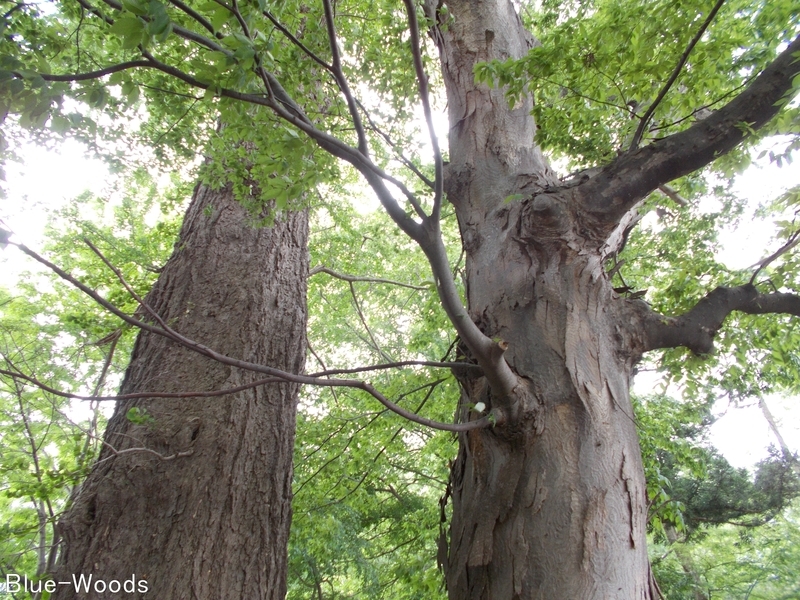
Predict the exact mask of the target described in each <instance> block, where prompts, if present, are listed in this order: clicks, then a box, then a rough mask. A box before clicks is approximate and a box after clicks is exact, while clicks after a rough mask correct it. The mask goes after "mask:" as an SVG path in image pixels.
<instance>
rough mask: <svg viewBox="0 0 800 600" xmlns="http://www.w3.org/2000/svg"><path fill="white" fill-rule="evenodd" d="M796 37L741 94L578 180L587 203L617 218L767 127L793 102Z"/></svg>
mask: <svg viewBox="0 0 800 600" xmlns="http://www.w3.org/2000/svg"><path fill="white" fill-rule="evenodd" d="M798 52H800V37H798V38H796V39H795V40H794V41H793V42H792V43H791V44H790V45H789V47H788V48H787V49H786V50H784V51H783V52H782V53H781V54H780V55H779V56H778V58H776V59H775V60H774V61H773V62H772V63H771V64H770V65H769V66H768V67H767V68H766V69H764V71H762V73H761V74H760V75H759V76H758V77H756V78H755V79H754V80H753V82H752V83H751V84H750V85H749V86H748V87H747V88H746V89H745V90H744V91H743V92H742V93H741V94H739V95H738V96H736V98H734V99H733V100H732V101H730V102H729V103H728V104H726V105H725V106H724V107H722V108H721V109H719V110H718V111H716V112H715V113H714V114H712V115H711V116H709V117H708V118H706V119H703V120H702V121H698V122H697V123H695V124H694V125H692V126H691V127H689V128H688V129H686V130H684V131H681V132H679V133H676V134H673V135H671V136H669V137H666V138H664V139H661V140H658V141H656V142H653V143H652V144H649V145H647V146H644V147H643V148H640V149H638V150H636V151H634V152H630V153H627V154H623V155H622V156H620V157H619V158H617V159H616V160H615V161H614V162H612V163H611V164H610V165H608V166H607V167H605V168H604V169H603V170H602V171H601V172H600V173H599V174H598V175H596V176H595V177H592V178H591V179H589V180H588V181H586V182H585V183H582V184H581V185H580V186H578V190H579V193H580V194H581V197H582V203H583V204H584V206H585V207H586V208H587V209H589V210H590V211H592V212H594V213H595V214H597V215H598V216H599V217H600V218H601V219H602V220H604V221H607V222H609V223H610V224H613V223H615V222H616V221H617V220H618V219H619V218H621V217H622V215H624V214H625V212H626V211H627V210H628V209H630V208H631V207H632V206H633V205H634V204H636V202H638V201H639V200H640V199H642V198H644V197H645V196H646V195H647V194H649V193H650V192H651V191H653V190H655V189H656V188H658V187H659V186H660V185H663V184H665V183H669V182H670V181H672V180H673V179H677V178H678V177H681V176H682V175H686V174H688V173H692V172H693V171H696V170H698V169H701V168H702V167H704V166H706V165H707V164H709V163H710V162H712V161H713V160H714V159H716V158H717V157H719V156H720V155H722V154H725V153H726V152H729V151H730V150H732V149H733V148H734V147H735V146H737V145H738V144H739V143H740V142H741V141H742V140H743V139H744V138H745V136H746V135H747V132H748V131H750V130H756V129H759V128H760V127H763V126H764V125H765V124H766V123H767V122H768V121H769V120H770V119H772V117H774V116H775V115H776V114H778V112H779V111H780V109H781V108H782V107H783V106H784V105H785V104H786V102H788V100H789V99H790V98H789V95H790V94H791V92H792V89H793V86H792V79H793V78H794V77H796V76H797V75H798V74H800V61H799V60H798V59H797V57H796V56H795V55H796V54H797V53H798Z"/></svg>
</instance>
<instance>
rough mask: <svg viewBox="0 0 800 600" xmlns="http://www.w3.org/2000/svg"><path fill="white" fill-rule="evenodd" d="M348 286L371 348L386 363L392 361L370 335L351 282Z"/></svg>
mask: <svg viewBox="0 0 800 600" xmlns="http://www.w3.org/2000/svg"><path fill="white" fill-rule="evenodd" d="M348 285H349V286H350V295H351V296H352V297H353V304H354V305H355V307H356V313H357V314H358V318H359V320H360V321H361V324H362V325H363V326H364V329H366V330H367V335H368V336H369V339H370V340H371V341H372V345H373V347H374V348H375V350H377V352H378V354H379V355H380V356H382V357H383V358H384V359H385V360H388V361H391V360H393V359H392V357H391V356H389V355H388V354H386V352H384V351H383V349H382V348H381V347H380V344H378V341H377V340H376V339H375V336H374V335H372V330H371V329H370V328H369V325H367V320H366V319H365V318H364V313H363V312H361V305H360V304H359V303H358V296H357V295H356V288H355V287H353V282H352V281H351V282H349V283H348Z"/></svg>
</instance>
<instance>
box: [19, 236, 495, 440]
mask: <svg viewBox="0 0 800 600" xmlns="http://www.w3.org/2000/svg"><path fill="white" fill-rule="evenodd" d="M8 243H9V244H11V245H13V246H16V247H17V248H19V249H20V250H21V251H22V252H24V253H25V254H27V255H28V256H30V257H31V258H33V259H34V260H36V261H37V262H39V263H40V264H42V265H44V266H45V267H47V268H48V269H49V270H51V271H53V272H54V273H55V274H56V275H58V276H59V277H61V278H62V279H64V280H65V281H68V282H69V283H70V284H72V285H73V286H75V287H76V288H78V289H79V290H81V291H82V292H83V293H84V294H86V295H87V296H89V297H90V298H92V299H93V300H94V301H95V302H97V303H98V304H99V305H100V306H102V307H103V308H105V309H106V310H108V311H109V312H111V313H112V314H114V315H116V316H117V317H119V318H121V319H122V320H123V321H125V322H126V323H129V324H130V325H133V326H134V327H137V328H139V329H142V330H144V331H147V332H149V333H153V334H155V335H160V336H163V337H166V338H167V339H170V340H172V341H173V342H175V343H177V344H179V345H181V346H183V347H184V348H187V349H188V350H191V351H193V352H196V353H198V354H201V355H203V356H206V357H208V358H210V359H211V360H214V361H216V362H218V363H221V364H224V365H228V366H231V367H236V368H239V369H243V370H246V371H253V372H256V373H263V374H265V375H268V376H271V377H274V378H278V379H280V380H282V381H285V382H290V383H299V384H310V385H319V386H323V387H348V388H355V389H360V390H363V391H365V392H367V393H368V394H369V395H371V396H372V397H373V398H375V399H376V400H378V402H380V403H381V404H383V406H385V407H386V408H388V409H389V410H390V411H392V412H394V413H395V414H398V415H400V416H401V417H404V418H406V419H408V420H409V421H413V422H414V423H418V424H420V425H425V426H427V427H431V428H433V429H440V430H443V431H453V432H460V431H469V430H472V429H481V428H485V427H489V426H490V425H494V424H498V423H502V422H503V419H504V415H503V414H502V413H490V414H489V415H487V416H486V417H484V418H482V419H479V420H477V421H470V422H468V423H454V424H450V423H440V422H439V421H434V420H431V419H427V418H425V417H420V416H418V415H416V414H414V413H413V412H411V411H408V410H406V409H404V408H402V407H400V406H398V405H396V404H395V403H394V402H392V401H391V400H389V399H388V398H386V397H385V396H384V395H383V394H381V393H380V392H379V391H378V390H376V389H375V388H374V387H373V386H372V385H371V384H370V383H368V382H366V381H357V380H352V379H322V378H319V377H311V376H308V375H299V374H295V373H288V372H286V371H282V370H281V369H276V368H274V367H268V366H265V365H259V364H256V363H251V362H248V361H244V360H239V359H235V358H231V357H229V356H225V355H224V354H220V353H219V352H216V351H215V350H213V349H211V348H209V347H208V346H205V345H204V344H201V343H199V342H196V341H195V340H192V339H190V338H187V337H185V336H183V335H181V334H180V333H178V332H177V331H175V330H174V329H172V328H171V327H169V326H168V325H166V324H164V325H163V326H162V327H156V326H154V325H150V324H149V323H146V322H144V321H141V320H139V319H136V318H135V317H131V316H130V315H128V314H127V313H125V312H123V311H121V310H120V309H119V308H117V307H116V306H114V305H113V304H111V303H110V302H109V301H108V300H106V299H105V298H103V297H102V296H100V295H99V294H98V293H97V292H95V291H94V290H92V289H91V288H89V287H88V286H86V285H85V284H83V283H82V282H80V281H79V280H77V279H75V278H74V277H73V276H72V275H70V274H69V273H67V272H66V271H64V270H63V269H61V268H60V267H58V266H57V265H55V264H53V263H51V262H50V261H48V260H47V259H46V258H44V257H43V256H41V255H39V254H38V253H36V252H34V251H33V250H31V249H30V248H28V247H27V246H25V245H24V244H19V243H16V242H8ZM151 311H152V309H150V311H148V312H151ZM159 321H160V322H161V323H164V321H163V320H161V319H159Z"/></svg>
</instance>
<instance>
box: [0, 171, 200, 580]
mask: <svg viewBox="0 0 800 600" xmlns="http://www.w3.org/2000/svg"><path fill="white" fill-rule="evenodd" d="M186 191H187V190H186V189H185V188H183V189H181V186H178V187H177V188H173V189H170V190H169V191H167V192H164V193H162V192H159V190H158V189H157V187H156V186H155V184H154V183H153V182H152V181H151V179H150V178H149V177H148V176H147V174H146V173H143V172H139V173H135V174H133V175H132V176H131V177H129V178H127V179H126V180H125V182H124V184H123V185H122V191H121V192H120V196H121V197H117V198H116V199H115V201H113V202H111V203H109V201H108V200H104V199H95V198H91V197H89V196H83V197H81V198H79V199H77V200H75V201H74V202H72V203H71V204H70V205H69V206H68V207H67V208H66V209H64V210H63V211H62V212H61V213H60V214H58V215H53V219H52V220H51V224H50V243H49V246H48V248H47V249H46V252H47V253H48V254H49V255H50V256H52V257H54V258H55V259H56V260H57V261H58V262H59V264H60V265H62V266H63V267H64V268H65V269H66V270H68V271H70V272H72V273H73V274H76V275H79V276H80V277H81V278H82V279H83V280H84V281H85V282H87V284H88V285H90V286H92V287H93V288H94V289H96V290H98V291H99V292H100V293H101V294H103V295H104V296H105V297H106V298H107V299H109V300H110V301H112V302H114V303H115V304H116V305H117V306H119V307H120V308H121V309H122V310H124V311H126V312H128V313H129V314H132V313H133V312H134V311H135V310H136V309H137V304H136V303H135V301H134V300H133V299H132V298H131V297H130V295H129V294H128V293H127V291H125V289H124V288H123V286H122V284H121V283H120V282H119V280H118V278H117V276H116V275H115V274H114V273H113V272H112V271H111V270H110V269H108V268H107V267H106V266H105V265H103V263H102V262H101V260H100V258H99V257H98V256H97V255H96V254H94V252H93V251H92V250H90V248H89V247H88V246H87V244H86V243H85V242H84V238H87V239H90V240H91V241H92V242H93V243H94V244H95V246H96V247H98V248H99V249H100V251H101V252H102V253H103V254H104V256H106V257H107V258H108V259H109V260H110V261H111V262H112V264H114V265H115V266H116V267H117V268H119V269H120V271H121V272H122V274H123V276H124V277H125V279H126V281H127V282H128V283H129V284H130V285H131V286H132V287H133V289H134V290H136V291H138V293H140V294H142V295H143V294H145V293H146V292H147V291H148V290H149V288H150V287H151V286H152V284H153V282H154V281H155V278H156V276H157V273H158V271H159V269H160V267H161V266H162V265H163V263H164V261H165V260H166V258H167V256H168V255H169V253H170V252H171V250H172V244H173V240H174V239H175V236H176V233H177V226H178V225H179V220H178V216H179V215H180V213H181V207H182V202H183V200H184V198H185V196H183V194H185V193H186ZM182 196H183V197H182ZM159 213H160V214H159ZM148 216H149V217H150V218H157V219H158V222H157V224H155V225H154V226H152V227H149V226H147V225H146V220H147V218H148ZM134 336H135V332H134V331H133V330H131V329H130V327H129V326H127V325H125V324H123V322H122V321H121V320H120V319H118V318H117V317H114V316H111V315H109V314H108V313H107V312H105V311H104V310H102V309H101V308H100V307H98V306H97V305H96V304H95V303H94V302H93V301H91V300H90V299H89V298H87V297H86V296H85V295H83V294H82V293H80V292H79V291H78V290H75V289H74V288H72V287H71V286H69V285H67V284H65V283H63V282H61V281H58V280H56V279H55V276H54V275H52V274H44V275H42V274H41V273H33V274H28V275H25V276H23V278H22V279H21V281H19V282H18V283H17V285H16V286H15V287H14V288H13V289H1V288H0V369H3V370H5V371H6V372H21V373H23V374H27V375H33V376H35V377H36V378H37V380H38V381H39V382H40V383H42V384H45V385H47V386H50V387H51V388H54V389H57V390H60V391H64V392H68V393H73V394H80V395H113V394H114V393H115V391H116V389H117V387H118V385H119V382H120V378H121V376H122V373H123V372H124V369H125V367H126V366H127V363H128V359H129V356H130V352H131V349H132V343H133V340H134ZM147 416H148V415H138V418H139V419H146V418H147ZM104 424H105V417H104V413H103V412H102V410H101V409H100V406H99V405H98V403H96V402H92V403H89V402H85V401H76V400H69V399H65V398H63V397H60V396H58V395H56V394H53V393H49V392H47V391H44V390H42V389H39V387H37V386H36V385H33V384H31V383H26V382H24V381H23V380H21V379H15V378H12V377H10V376H9V375H7V374H0V444H2V452H0V575H3V574H5V573H17V574H26V575H27V576H28V577H29V578H36V577H39V576H41V575H43V574H44V572H45V570H46V569H47V568H48V567H49V566H50V561H51V560H52V559H53V558H54V557H55V554H54V553H52V545H53V544H54V543H55V542H57V538H56V537H54V529H53V527H54V525H55V523H56V522H57V521H58V518H59V516H60V514H61V512H62V511H63V510H64V508H65V507H66V505H67V503H68V502H69V497H70V494H71V491H72V490H73V489H74V488H75V486H77V485H79V484H80V482H81V481H82V480H83V478H84V477H85V476H86V474H87V472H88V469H89V468H90V467H91V465H92V463H93V461H94V459H95V457H96V455H97V452H98V451H99V447H100V441H99V436H100V435H101V433H102V431H103V429H104Z"/></svg>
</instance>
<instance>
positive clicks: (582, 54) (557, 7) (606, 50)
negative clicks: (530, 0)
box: [476, 0, 800, 168]
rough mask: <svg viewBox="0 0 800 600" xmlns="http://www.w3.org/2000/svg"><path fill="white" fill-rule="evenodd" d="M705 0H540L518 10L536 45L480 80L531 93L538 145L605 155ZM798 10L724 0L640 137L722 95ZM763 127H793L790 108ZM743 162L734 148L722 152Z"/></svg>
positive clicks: (659, 78) (491, 66) (701, 111)
mask: <svg viewBox="0 0 800 600" xmlns="http://www.w3.org/2000/svg"><path fill="white" fill-rule="evenodd" d="M709 8H710V5H709V3H708V2H706V1H701V0H691V1H682V2H678V3H676V2H672V1H668V0H664V1H657V2H638V1H637V0H629V1H627V0H626V1H619V0H613V1H611V0H606V1H602V0H600V1H597V2H581V3H577V4H575V3H561V2H543V3H542V8H541V10H539V11H534V10H531V11H528V12H527V13H525V14H526V16H527V17H528V22H529V23H530V26H531V27H532V30H533V33H534V34H535V35H536V36H537V38H538V39H539V41H540V42H541V44H540V45H538V46H537V47H535V48H534V49H533V50H531V52H530V53H529V54H528V55H527V56H526V57H525V58H523V59H520V60H510V59H509V60H507V61H492V62H488V63H484V64H482V65H481V66H480V68H479V69H477V71H476V77H477V78H478V79H479V80H482V81H486V82H487V83H489V82H496V83H497V84H499V85H501V86H504V89H505V90H506V94H507V96H508V99H509V102H511V103H512V104H513V103H514V102H517V101H518V100H519V98H520V97H521V96H522V95H523V94H526V93H532V94H533V96H534V98H535V101H536V104H535V106H536V107H535V109H534V114H535V115H536V117H537V122H538V123H540V124H541V128H540V130H539V134H538V140H539V143H540V144H541V145H542V147H543V148H545V149H546V150H549V151H550V152H552V153H553V154H555V155H556V156H560V157H566V158H567V159H568V160H569V161H570V164H571V165H572V166H573V167H579V168H584V167H591V166H595V165H599V164H604V163H606V162H608V161H609V160H610V159H611V158H613V157H614V156H616V155H617V154H618V153H620V152H623V151H626V150H627V149H628V148H629V147H630V143H631V138H632V137H633V134H634V132H635V130H636V128H637V126H638V124H639V117H641V116H643V115H644V114H645V113H646V111H647V109H648V108H649V107H650V106H651V105H652V104H653V103H654V101H655V99H656V97H657V96H658V94H659V92H660V90H661V88H662V86H663V84H664V83H665V82H666V81H667V80H668V78H669V76H670V74H671V72H672V71H673V70H674V69H675V66H676V65H677V64H678V61H679V58H680V57H681V54H682V53H683V52H684V50H685V49H686V48H687V46H688V44H689V42H690V40H691V39H692V37H693V36H694V35H695V33H696V32H697V30H698V29H699V27H700V25H701V23H702V21H703V19H705V18H706V17H707V16H708V11H709ZM798 27H800V17H798V14H797V11H796V10H795V7H794V5H793V3H792V2H791V1H790V0H785V1H777V2H775V1H770V2H750V1H746V0H740V1H734V2H725V4H724V5H723V6H722V8H721V10H720V11H719V13H718V14H717V15H716V16H715V17H714V20H713V23H712V25H711V27H710V28H709V29H708V31H707V33H706V35H704V36H703V37H702V39H701V40H700V42H699V43H698V44H697V45H696V46H695V47H694V49H693V50H692V52H691V54H690V56H689V58H688V62H687V63H686V65H685V67H684V68H683V69H682V70H681V72H680V76H679V78H678V79H677V81H676V82H675V84H674V85H673V86H672V88H671V91H670V92H669V93H668V94H667V95H666V96H665V97H664V98H663V100H661V101H660V102H659V104H658V106H657V107H655V112H654V113H653V115H652V120H651V121H650V123H649V127H648V128H647V132H646V134H647V135H646V138H650V139H656V138H661V137H664V136H666V135H669V134H670V133H674V132H675V131H679V130H681V129H684V128H686V127H687V126H689V125H691V124H692V123H693V122H695V121H696V120H698V119H703V118H705V117H706V116H707V115H708V114H709V113H710V111H712V110H714V109H715V107H719V106H720V105H722V104H723V103H724V102H726V101H728V100H729V99H730V98H731V97H732V96H733V95H735V94H736V93H737V92H738V91H740V90H741V89H742V87H743V86H744V85H746V84H747V82H749V81H750V80H751V79H752V77H753V76H754V75H755V74H757V73H758V72H760V71H761V69H763V68H764V66H766V64H768V63H769V62H770V61H771V60H772V58H773V57H774V53H775V48H776V47H778V45H779V44H780V43H781V42H783V41H786V40H791V39H792V38H793V37H794V36H795V35H796V33H797V31H798ZM781 119H782V121H781V123H780V124H778V123H776V127H774V128H772V129H771V130H770V132H769V133H773V134H774V133H794V134H796V133H799V132H800V122H798V116H797V111H796V110H793V111H791V112H787V113H784V116H782V117H781ZM737 159H738V160H745V161H746V155H741V154H740V155H738V156H734V157H732V158H728V159H726V160H727V161H731V160H737Z"/></svg>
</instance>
